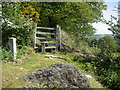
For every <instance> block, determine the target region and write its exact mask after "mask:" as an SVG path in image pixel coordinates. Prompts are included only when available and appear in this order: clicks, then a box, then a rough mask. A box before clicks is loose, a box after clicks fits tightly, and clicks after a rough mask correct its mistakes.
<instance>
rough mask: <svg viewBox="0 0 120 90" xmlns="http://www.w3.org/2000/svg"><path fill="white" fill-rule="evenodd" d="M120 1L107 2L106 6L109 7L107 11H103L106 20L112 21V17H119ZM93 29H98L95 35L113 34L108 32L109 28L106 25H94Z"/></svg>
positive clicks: (107, 0) (109, 0) (106, 0)
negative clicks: (119, 7)
mask: <svg viewBox="0 0 120 90" xmlns="http://www.w3.org/2000/svg"><path fill="white" fill-rule="evenodd" d="M119 1H120V0H105V4H106V5H108V7H107V10H105V11H103V16H104V18H105V19H106V20H110V16H111V15H113V16H115V17H118V13H117V11H114V10H116V8H114V7H117V6H118V2H119ZM93 27H94V28H95V29H96V33H95V34H112V32H111V31H109V30H108V28H109V26H108V25H106V24H104V23H101V22H99V23H94V24H93Z"/></svg>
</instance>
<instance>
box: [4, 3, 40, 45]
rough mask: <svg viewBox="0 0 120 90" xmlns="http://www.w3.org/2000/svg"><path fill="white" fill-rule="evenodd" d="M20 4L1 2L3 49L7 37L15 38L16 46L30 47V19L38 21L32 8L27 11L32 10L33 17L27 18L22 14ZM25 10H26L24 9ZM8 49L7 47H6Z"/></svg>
mask: <svg viewBox="0 0 120 90" xmlns="http://www.w3.org/2000/svg"><path fill="white" fill-rule="evenodd" d="M20 10H21V2H2V18H3V19H2V38H3V43H2V44H3V45H2V46H3V47H6V46H7V45H8V44H7V43H8V40H9V37H15V38H16V39H17V44H18V45H31V44H32V42H33V28H34V22H35V21H34V22H30V18H33V20H34V19H36V18H37V19H38V16H39V15H38V14H37V15H38V16H35V15H36V13H37V12H36V11H35V9H34V8H32V7H29V8H28V11H29V12H30V10H33V11H34V12H33V13H32V14H33V16H35V18H34V17H30V18H28V16H27V15H22V14H26V13H24V12H21V13H22V14H21V13H20ZM25 10H26V9H25ZM23 11H24V10H23ZM7 47H8V46H7Z"/></svg>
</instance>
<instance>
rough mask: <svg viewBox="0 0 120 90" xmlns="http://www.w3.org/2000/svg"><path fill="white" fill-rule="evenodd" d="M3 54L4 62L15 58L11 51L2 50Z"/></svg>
mask: <svg viewBox="0 0 120 90" xmlns="http://www.w3.org/2000/svg"><path fill="white" fill-rule="evenodd" d="M1 52H2V55H1V56H2V57H1V59H2V60H4V61H9V60H11V59H12V58H13V56H12V55H11V52H10V50H9V49H5V48H1Z"/></svg>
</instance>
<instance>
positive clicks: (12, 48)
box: [9, 37, 17, 59]
mask: <svg viewBox="0 0 120 90" xmlns="http://www.w3.org/2000/svg"><path fill="white" fill-rule="evenodd" d="M9 43H10V51H11V54H12V55H13V59H16V54H17V50H16V38H13V37H11V38H9Z"/></svg>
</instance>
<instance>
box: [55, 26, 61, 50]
mask: <svg viewBox="0 0 120 90" xmlns="http://www.w3.org/2000/svg"><path fill="white" fill-rule="evenodd" d="M56 50H61V27H60V26H59V25H57V27H56Z"/></svg>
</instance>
